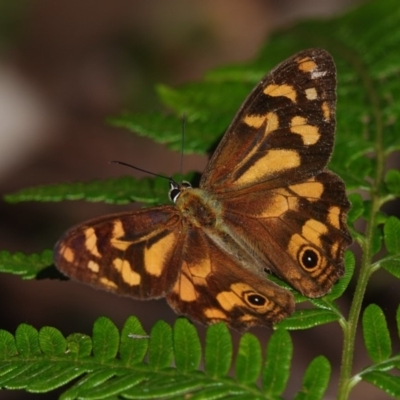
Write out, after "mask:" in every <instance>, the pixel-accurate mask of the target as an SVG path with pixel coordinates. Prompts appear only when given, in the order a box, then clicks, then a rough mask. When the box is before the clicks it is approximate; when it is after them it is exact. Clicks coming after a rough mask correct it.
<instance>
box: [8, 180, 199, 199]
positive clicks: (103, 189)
mask: <svg viewBox="0 0 400 400" xmlns="http://www.w3.org/2000/svg"><path fill="white" fill-rule="evenodd" d="M193 177H194V173H188V174H186V175H185V176H183V177H182V175H181V174H179V175H177V176H176V180H177V181H179V182H180V181H181V180H186V181H189V182H190V181H191V180H192V179H193ZM168 190H169V186H168V181H167V180H166V179H165V178H161V177H156V178H141V179H135V178H133V177H131V176H127V177H122V178H112V179H104V180H95V181H92V182H86V183H83V182H77V183H64V184H61V185H43V186H36V187H31V188H26V189H22V190H20V191H18V192H16V193H11V194H8V195H6V196H4V199H5V200H6V201H8V202H9V203H19V202H22V201H61V200H81V199H85V200H86V201H93V202H99V201H102V202H104V203H110V204H128V203H132V202H134V201H136V202H141V203H146V204H148V205H155V204H161V203H166V202H169V199H168Z"/></svg>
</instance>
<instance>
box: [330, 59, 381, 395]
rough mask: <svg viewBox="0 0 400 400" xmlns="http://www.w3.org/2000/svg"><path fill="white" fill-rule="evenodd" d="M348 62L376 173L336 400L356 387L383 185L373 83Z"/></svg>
mask: <svg viewBox="0 0 400 400" xmlns="http://www.w3.org/2000/svg"><path fill="white" fill-rule="evenodd" d="M350 62H351V63H352V64H353V66H354V68H355V70H356V71H357V72H358V73H359V76H360V78H361V80H362V81H363V83H364V85H365V88H366V92H367V97H368V101H369V102H370V104H371V109H372V113H373V116H374V121H375V134H376V135H375V150H376V154H375V156H376V169H375V171H376V172H375V176H374V180H373V184H372V186H371V188H370V198H371V209H370V215H369V218H368V222H367V228H366V233H365V240H362V241H360V244H361V247H362V254H363V256H362V260H361V267H360V273H359V276H358V279H357V284H356V288H355V292H354V298H353V301H352V304H351V307H350V312H349V318H348V322H347V324H344V326H343V332H344V338H343V353H342V364H341V373H340V380H339V391H338V397H337V398H338V400H346V399H348V397H349V394H350V391H351V389H352V388H353V387H354V386H355V385H356V384H357V383H358V381H359V379H354V378H352V377H351V373H352V367H353V358H354V346H355V340H356V333H357V326H358V322H359V317H360V313H361V307H362V302H363V299H364V295H365V291H366V288H367V284H368V281H369V278H370V276H371V274H372V272H373V271H374V269H373V268H372V257H373V249H372V243H373V236H374V230H375V227H376V216H377V213H378V211H379V208H380V205H381V201H380V197H379V193H380V188H381V185H382V182H383V175H384V165H385V164H384V163H385V155H384V151H383V120H382V113H381V108H380V102H379V95H378V93H377V92H376V90H375V85H374V82H373V81H372V78H371V77H370V75H369V74H368V72H367V68H366V67H365V66H364V65H363V64H362V63H361V61H360V59H359V58H358V57H357V55H352V56H351V60H350Z"/></svg>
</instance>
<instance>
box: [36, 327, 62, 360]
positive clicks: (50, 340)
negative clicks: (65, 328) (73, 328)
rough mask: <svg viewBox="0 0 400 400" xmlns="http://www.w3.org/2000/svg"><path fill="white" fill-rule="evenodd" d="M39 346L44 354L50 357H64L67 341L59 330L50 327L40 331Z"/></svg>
mask: <svg viewBox="0 0 400 400" xmlns="http://www.w3.org/2000/svg"><path fill="white" fill-rule="evenodd" d="M39 345H40V349H41V350H42V352H43V353H44V354H48V355H49V356H59V355H63V354H64V353H65V352H66V350H67V341H66V340H65V338H64V336H63V335H62V334H61V332H60V331H59V330H58V329H55V328H51V327H49V326H45V327H43V328H42V329H41V330H40V331H39Z"/></svg>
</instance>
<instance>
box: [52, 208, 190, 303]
mask: <svg viewBox="0 0 400 400" xmlns="http://www.w3.org/2000/svg"><path fill="white" fill-rule="evenodd" d="M182 234H183V229H182V224H181V217H180V214H179V213H178V212H177V210H176V208H175V207H173V206H160V207H154V208H151V209H144V210H140V211H136V212H128V213H121V214H116V215H109V216H105V217H102V218H98V219H94V220H92V221H88V222H87V223H85V224H83V225H78V226H77V227H75V228H72V229H71V230H69V231H68V232H67V233H66V234H65V235H64V236H63V237H62V238H61V239H60V241H59V242H58V244H57V246H56V249H55V263H56V265H57V267H58V269H59V270H60V271H62V272H63V273H64V274H65V275H67V276H69V277H71V278H74V279H77V280H79V281H82V282H85V283H89V284H92V285H94V286H97V287H101V288H103V289H106V290H109V291H112V292H115V293H118V294H122V295H127V296H131V297H134V298H139V299H141V298H142V299H150V298H157V297H161V296H165V294H166V293H167V292H168V291H169V290H170V288H171V286H172V285H173V283H174V282H175V280H176V278H177V276H178V273H179V270H180V266H181V253H182V243H183V241H182Z"/></svg>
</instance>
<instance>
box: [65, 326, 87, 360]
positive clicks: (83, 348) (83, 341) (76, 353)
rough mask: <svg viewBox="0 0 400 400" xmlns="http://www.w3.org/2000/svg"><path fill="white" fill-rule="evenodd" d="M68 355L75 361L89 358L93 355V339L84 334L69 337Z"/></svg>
mask: <svg viewBox="0 0 400 400" xmlns="http://www.w3.org/2000/svg"><path fill="white" fill-rule="evenodd" d="M67 346H68V350H67V351H68V353H69V354H71V355H72V357H73V358H74V359H76V360H77V359H79V358H84V357H88V356H89V355H90V354H91V353H92V339H91V338H90V337H89V336H87V335H84V334H82V333H73V334H71V335H69V336H68V337H67Z"/></svg>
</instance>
